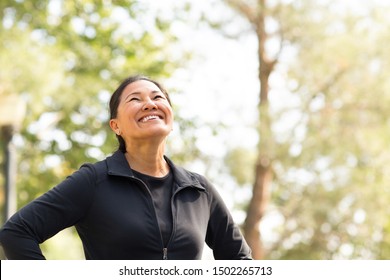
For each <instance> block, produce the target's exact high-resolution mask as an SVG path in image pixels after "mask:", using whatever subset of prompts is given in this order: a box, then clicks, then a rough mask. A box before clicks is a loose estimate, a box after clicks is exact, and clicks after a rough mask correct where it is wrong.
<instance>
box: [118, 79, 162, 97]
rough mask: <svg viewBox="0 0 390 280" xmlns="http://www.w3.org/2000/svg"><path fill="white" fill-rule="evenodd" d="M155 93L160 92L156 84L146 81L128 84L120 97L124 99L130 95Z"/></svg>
mask: <svg viewBox="0 0 390 280" xmlns="http://www.w3.org/2000/svg"><path fill="white" fill-rule="evenodd" d="M155 91H159V92H161V90H160V89H159V87H158V86H157V85H156V84H154V83H152V82H149V81H146V80H139V81H136V82H133V83H131V84H128V85H127V86H126V87H125V89H124V90H123V92H122V97H126V96H128V95H129V94H132V93H149V92H155Z"/></svg>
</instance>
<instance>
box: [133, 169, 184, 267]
mask: <svg viewBox="0 0 390 280" xmlns="http://www.w3.org/2000/svg"><path fill="white" fill-rule="evenodd" d="M131 178H132V179H134V180H136V181H138V182H140V183H141V185H142V186H143V187H144V188H145V190H146V191H147V192H148V194H149V197H150V198H151V200H152V206H153V209H154V215H155V217H156V222H157V227H158V229H159V231H160V238H161V242H162V235H161V229H160V227H159V225H158V221H157V214H156V209H155V208H154V204H153V199H152V194H151V193H150V191H149V189H148V187H147V186H146V185H145V183H144V182H143V181H142V180H140V179H138V178H137V177H134V176H133V177H131ZM187 187H189V186H185V187H183V188H181V189H179V190H176V191H175V192H174V193H173V194H172V197H171V211H172V233H171V237H170V238H169V240H168V244H167V247H165V246H164V244H163V242H162V244H163V252H162V253H163V258H162V259H163V260H168V246H169V244H170V243H171V240H172V238H173V236H174V234H175V230H176V224H175V221H176V220H175V214H174V212H175V211H174V209H173V208H174V203H173V202H174V197H175V196H176V194H177V193H178V192H180V191H181V190H183V189H185V188H187Z"/></svg>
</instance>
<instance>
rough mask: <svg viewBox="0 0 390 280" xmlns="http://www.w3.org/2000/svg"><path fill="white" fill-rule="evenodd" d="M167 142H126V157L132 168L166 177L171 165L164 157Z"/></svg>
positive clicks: (155, 175) (150, 174)
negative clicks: (157, 143)
mask: <svg viewBox="0 0 390 280" xmlns="http://www.w3.org/2000/svg"><path fill="white" fill-rule="evenodd" d="M164 151H165V143H161V144H160V145H148V144H147V143H142V144H141V143H138V144H136V143H133V144H132V145H131V144H130V145H129V144H126V153H125V156H126V159H127V161H128V163H129V165H130V166H131V168H132V169H134V170H136V171H138V172H140V173H143V174H147V175H149V176H154V177H164V176H165V175H167V174H168V172H169V167H168V164H167V162H166V161H165V159H164Z"/></svg>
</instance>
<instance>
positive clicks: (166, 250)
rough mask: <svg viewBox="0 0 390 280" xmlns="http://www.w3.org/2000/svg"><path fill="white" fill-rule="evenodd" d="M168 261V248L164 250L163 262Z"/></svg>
mask: <svg viewBox="0 0 390 280" xmlns="http://www.w3.org/2000/svg"><path fill="white" fill-rule="evenodd" d="M167 259H168V248H163V260H167Z"/></svg>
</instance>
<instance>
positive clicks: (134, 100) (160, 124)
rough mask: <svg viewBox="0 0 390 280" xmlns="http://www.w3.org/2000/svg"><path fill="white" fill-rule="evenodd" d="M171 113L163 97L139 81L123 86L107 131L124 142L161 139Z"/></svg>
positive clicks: (169, 127)
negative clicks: (114, 114)
mask: <svg viewBox="0 0 390 280" xmlns="http://www.w3.org/2000/svg"><path fill="white" fill-rule="evenodd" d="M172 125H173V112H172V108H171V105H170V104H169V102H168V99H167V97H166V96H165V95H164V93H162V92H161V90H160V89H159V87H158V86H157V85H155V84H154V83H152V82H149V81H146V80H139V81H136V82H133V83H131V84H129V85H127V86H126V87H125V89H124V90H123V92H122V95H121V97H120V102H119V106H118V114H117V117H116V118H115V119H112V120H110V126H111V129H112V130H113V131H114V132H115V133H116V134H119V135H121V136H122V138H123V139H124V140H125V142H128V141H131V140H141V139H142V140H146V139H158V138H165V137H166V136H167V135H168V134H169V133H170V132H171V130H172Z"/></svg>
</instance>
